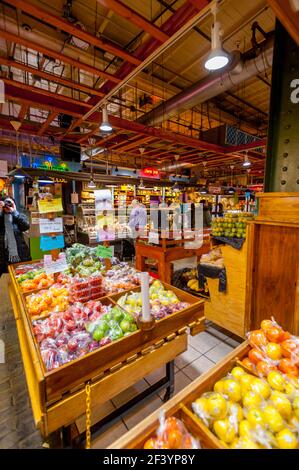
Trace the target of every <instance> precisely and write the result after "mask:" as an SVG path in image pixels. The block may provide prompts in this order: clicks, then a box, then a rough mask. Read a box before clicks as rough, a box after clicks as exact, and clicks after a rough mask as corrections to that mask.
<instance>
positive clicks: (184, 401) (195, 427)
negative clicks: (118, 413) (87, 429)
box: [108, 341, 250, 449]
mask: <svg viewBox="0 0 299 470" xmlns="http://www.w3.org/2000/svg"><path fill="white" fill-rule="evenodd" d="M249 349H250V346H249V345H248V343H247V341H245V342H244V343H242V344H241V345H240V346H238V347H237V348H236V349H234V350H233V351H232V352H231V353H230V354H228V355H227V356H226V357H225V358H224V359H222V360H221V361H220V362H218V364H217V365H215V366H214V367H213V368H212V369H210V370H209V371H207V372H206V373H204V374H202V375H201V376H200V377H198V378H197V379H196V380H194V381H193V382H192V383H191V384H190V385H188V386H187V387H185V388H184V389H183V390H182V391H181V392H179V393H178V394H177V395H176V396H175V397H173V398H172V399H171V400H169V401H168V402H167V403H165V404H164V405H162V406H161V407H160V408H158V409H157V410H156V411H154V413H152V414H151V415H150V416H148V417H147V418H145V419H144V420H143V421H142V422H141V423H139V424H138V425H137V426H135V427H134V428H133V429H131V430H130V431H128V432H127V433H126V434H125V435H124V436H122V437H121V438H120V439H118V440H117V441H115V442H114V443H113V444H111V445H110V446H109V447H108V449H141V448H143V445H144V442H145V441H146V440H147V439H148V438H149V437H151V436H152V435H153V434H155V432H156V431H157V429H158V426H159V416H160V414H161V412H162V410H164V411H165V414H166V416H167V417H168V416H176V417H178V418H181V419H182V420H183V421H184V422H185V424H186V426H187V428H188V430H189V431H190V432H191V433H192V434H193V436H194V437H195V438H198V439H199V440H200V443H201V445H202V447H203V448H208V449H224V448H226V446H225V444H223V443H221V442H220V440H219V439H218V438H217V437H216V436H215V435H214V434H213V433H212V432H211V431H210V430H209V429H208V428H207V426H205V425H204V424H203V423H202V422H201V420H200V419H198V418H197V417H196V415H195V414H194V413H193V411H192V403H193V402H194V401H195V400H196V399H197V398H199V397H200V396H201V395H202V394H203V393H204V392H208V391H211V390H213V386H214V384H215V382H217V381H218V380H220V379H221V378H222V377H224V376H225V375H226V374H227V373H228V372H230V371H231V369H232V368H233V367H234V366H235V365H236V364H238V361H239V360H240V359H242V358H243V357H244V356H246V355H247V353H248V351H249Z"/></svg>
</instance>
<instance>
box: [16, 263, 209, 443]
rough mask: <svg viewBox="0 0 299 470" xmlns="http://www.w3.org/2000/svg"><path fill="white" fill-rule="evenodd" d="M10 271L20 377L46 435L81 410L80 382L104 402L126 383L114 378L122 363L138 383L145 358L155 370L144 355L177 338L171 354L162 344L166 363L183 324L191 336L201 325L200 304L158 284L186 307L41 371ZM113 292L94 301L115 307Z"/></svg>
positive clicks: (180, 346)
mask: <svg viewBox="0 0 299 470" xmlns="http://www.w3.org/2000/svg"><path fill="white" fill-rule="evenodd" d="M13 270H14V268H13V266H9V273H10V285H9V293H10V298H11V301H12V305H13V309H14V315H15V318H16V320H17V321H18V331H19V340H20V344H21V351H22V354H23V360H24V362H26V364H27V366H26V377H27V382H28V387H29V393H30V399H31V403H32V407H33V411H34V419H35V423H36V425H37V426H38V427H39V429H40V431H41V433H42V435H43V436H48V435H49V434H50V433H51V432H53V431H55V430H56V429H58V428H60V427H62V426H67V425H69V424H71V423H72V422H74V421H75V420H76V419H77V418H78V417H80V416H81V415H82V414H84V412H85V383H86V382H89V381H90V382H91V384H92V401H93V402H94V403H97V404H99V403H104V402H106V401H108V400H109V399H111V398H112V397H113V396H115V395H116V394H118V393H120V392H121V391H122V390H124V389H126V388H127V387H128V382H127V381H125V380H123V381H122V383H120V381H119V377H120V376H121V375H122V374H124V376H126V373H127V370H128V365H130V371H131V373H132V377H135V378H136V381H138V380H139V377H140V378H141V376H143V371H144V369H143V364H145V362H147V366H146V367H147V368H148V370H149V372H152V371H153V370H155V368H156V362H155V361H154V362H152V361H150V362H148V358H147V354H149V353H151V352H153V351H155V350H156V349H158V348H159V347H160V346H162V345H164V343H165V345H167V344H168V343H169V342H170V341H173V340H175V339H177V342H176V343H175V344H177V347H175V348H174V349H173V351H172V352H171V348H167V355H166V356H165V358H164V359H165V361H167V362H168V361H169V360H172V359H174V357H175V356H176V355H177V354H179V353H180V352H183V351H184V350H185V349H186V347H187V342H186V336H185V339H181V340H180V336H181V335H183V336H184V335H185V332H186V327H187V326H189V327H190V328H191V334H193V333H194V332H197V331H198V329H201V330H202V329H203V328H204V316H203V302H202V301H198V299H197V298H196V297H193V296H191V295H189V294H186V293H185V292H183V291H179V290H178V289H175V288H172V287H171V286H168V285H167V284H164V286H165V288H167V289H171V290H173V291H174V292H175V293H176V295H177V296H178V298H179V299H180V300H181V301H187V302H189V303H190V307H188V308H185V309H183V310H181V311H179V312H177V313H174V314H172V315H170V316H169V317H166V318H164V319H162V320H159V321H157V322H156V325H155V328H154V329H153V330H151V331H147V332H144V331H142V330H137V331H136V332H134V333H132V334H131V335H129V336H126V337H123V338H122V339H119V340H117V341H115V342H113V343H110V344H108V345H106V346H103V347H102V348H100V349H97V350H95V351H93V352H90V353H88V354H86V355H85V356H83V357H81V358H79V359H75V360H74V361H72V362H70V363H67V364H65V365H62V366H61V367H59V368H58V369H54V370H52V371H49V372H47V371H45V368H44V365H43V362H42V359H41V355H40V352H39V348H38V346H37V343H36V341H35V337H34V334H33V330H32V323H31V317H30V315H29V313H28V311H27V308H26V304H25V297H24V296H23V295H22V294H21V293H20V291H19V287H18V284H17V282H16V279H15V277H14V272H13ZM119 295H120V294H118V295H114V296H111V297H108V296H107V297H102V298H100V300H101V302H102V303H105V304H107V303H109V304H111V305H115V303H116V301H117V299H118V297H119ZM173 344H174V343H173ZM157 354H158V355H159V353H157ZM149 364H151V366H150V365H149ZM124 371H126V372H124ZM122 376H123V375H122Z"/></svg>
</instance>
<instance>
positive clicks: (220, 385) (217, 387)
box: [214, 380, 224, 393]
mask: <svg viewBox="0 0 299 470" xmlns="http://www.w3.org/2000/svg"><path fill="white" fill-rule="evenodd" d="M223 388H224V380H218V382H216V383H215V385H214V392H218V393H223Z"/></svg>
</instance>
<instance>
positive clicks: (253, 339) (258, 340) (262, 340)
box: [248, 330, 267, 348]
mask: <svg viewBox="0 0 299 470" xmlns="http://www.w3.org/2000/svg"><path fill="white" fill-rule="evenodd" d="M248 341H249V343H250V346H252V347H253V348H254V347H256V346H257V347H259V346H266V344H267V338H266V335H265V333H264V332H263V331H262V330H253V331H250V332H249V334H248Z"/></svg>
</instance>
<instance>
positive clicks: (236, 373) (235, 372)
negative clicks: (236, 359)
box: [231, 367, 246, 380]
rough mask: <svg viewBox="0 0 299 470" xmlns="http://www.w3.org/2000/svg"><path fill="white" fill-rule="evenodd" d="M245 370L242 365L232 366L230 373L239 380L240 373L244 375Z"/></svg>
mask: <svg viewBox="0 0 299 470" xmlns="http://www.w3.org/2000/svg"><path fill="white" fill-rule="evenodd" d="M245 373H246V372H245V370H244V369H242V367H234V368H233V370H232V371H231V374H232V375H233V377H234V378H235V379H237V380H240V377H241V375H244V374H245Z"/></svg>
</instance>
